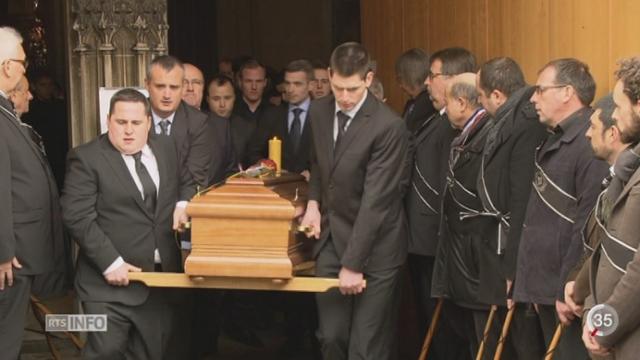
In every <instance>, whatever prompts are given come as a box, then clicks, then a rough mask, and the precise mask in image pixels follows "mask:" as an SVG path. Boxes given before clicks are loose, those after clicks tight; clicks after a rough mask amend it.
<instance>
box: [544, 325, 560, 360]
mask: <svg viewBox="0 0 640 360" xmlns="http://www.w3.org/2000/svg"><path fill="white" fill-rule="evenodd" d="M561 336H562V323H559V324H558V326H557V327H556V331H555V332H554V333H553V338H552V339H551V343H550V344H549V348H548V349H547V353H546V354H545V355H544V360H552V359H553V353H554V352H555V351H556V347H558V343H559V342H560V337H561Z"/></svg>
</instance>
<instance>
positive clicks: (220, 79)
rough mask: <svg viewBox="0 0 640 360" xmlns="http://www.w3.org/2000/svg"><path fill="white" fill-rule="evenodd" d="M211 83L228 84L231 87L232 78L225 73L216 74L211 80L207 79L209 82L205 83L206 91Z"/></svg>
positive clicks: (217, 84)
mask: <svg viewBox="0 0 640 360" xmlns="http://www.w3.org/2000/svg"><path fill="white" fill-rule="evenodd" d="M211 84H216V86H224V85H226V84H229V85H230V86H231V88H233V80H231V78H230V77H228V76H227V75H223V74H217V75H216V76H214V77H213V78H211V80H209V83H208V84H207V91H209V87H210V86H211Z"/></svg>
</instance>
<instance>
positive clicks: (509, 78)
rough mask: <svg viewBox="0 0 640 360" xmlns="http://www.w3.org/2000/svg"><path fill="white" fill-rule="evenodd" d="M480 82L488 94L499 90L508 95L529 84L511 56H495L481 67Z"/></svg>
mask: <svg viewBox="0 0 640 360" xmlns="http://www.w3.org/2000/svg"><path fill="white" fill-rule="evenodd" d="M479 84H480V88H482V91H484V92H485V93H486V94H487V95H488V94H490V93H492V92H493V91H494V90H498V91H500V92H501V93H503V94H504V95H505V96H506V97H509V96H511V94H513V93H514V92H515V91H516V90H518V89H521V88H523V87H524V86H526V85H527V83H526V82H525V80H524V74H523V73H522V69H520V66H519V65H518V63H517V62H515V60H513V59H512V58H510V57H497V58H493V59H491V60H489V61H487V62H486V63H484V64H483V65H482V66H481V67H480V77H479Z"/></svg>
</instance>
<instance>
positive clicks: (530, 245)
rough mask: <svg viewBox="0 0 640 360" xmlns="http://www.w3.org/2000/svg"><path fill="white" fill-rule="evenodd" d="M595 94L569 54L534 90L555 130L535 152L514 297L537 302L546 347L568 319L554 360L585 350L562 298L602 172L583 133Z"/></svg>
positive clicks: (537, 102)
mask: <svg viewBox="0 0 640 360" xmlns="http://www.w3.org/2000/svg"><path fill="white" fill-rule="evenodd" d="M594 94H595V82H594V80H593V77H592V76H591V74H590V72H589V68H588V66H587V65H586V64H584V63H583V62H581V61H579V60H577V59H570V58H566V59H558V60H553V61H551V62H549V63H548V64H546V65H545V66H544V67H543V68H542V70H541V71H540V72H539V74H538V80H537V82H536V87H535V91H534V93H533V96H532V97H531V101H532V102H533V103H534V104H535V107H536V111H537V112H538V116H539V118H540V122H542V123H543V124H544V125H546V127H547V128H548V130H549V131H550V132H551V133H552V134H551V135H549V136H548V137H547V139H546V140H545V141H544V142H543V144H542V145H541V146H540V147H539V148H538V149H537V151H536V156H535V167H536V168H535V172H534V177H533V190H532V191H531V195H530V196H529V202H528V204H527V210H526V215H525V218H524V225H523V228H522V235H521V238H520V244H519V249H518V262H517V266H516V277H515V284H514V295H513V300H514V301H516V302H521V303H533V304H534V307H535V309H536V312H537V315H538V322H539V324H540V327H541V329H542V335H543V340H542V341H544V344H545V345H546V347H547V348H548V346H549V344H550V343H551V339H552V337H553V335H554V332H555V330H556V327H557V325H558V320H560V321H561V322H562V323H563V324H564V325H565V328H564V330H563V334H562V338H561V339H560V343H559V344H558V347H557V348H556V349H555V353H554V359H575V358H580V357H586V351H585V349H584V346H583V344H582V343H581V342H580V325H579V323H578V322H577V321H576V320H575V319H574V315H573V312H572V311H571V309H570V308H569V307H568V306H567V305H566V304H565V303H564V284H565V282H566V281H565V280H566V278H567V275H568V273H569V271H570V270H571V269H572V268H573V267H574V266H575V264H576V262H577V261H578V260H579V258H580V255H581V253H582V239H581V235H580V230H581V229H582V227H583V225H584V223H585V220H586V219H587V217H588V215H589V212H590V211H591V209H592V208H593V205H594V204H595V202H596V197H597V196H598V193H599V190H600V182H601V180H602V179H603V178H604V176H605V175H606V172H607V166H606V163H605V162H603V161H601V160H597V159H595V158H594V157H593V151H592V150H591V146H590V145H589V142H588V141H587V139H586V138H585V137H584V136H583V134H584V133H585V131H586V130H587V127H588V126H589V117H590V116H591V112H592V111H591V108H589V104H590V103H591V101H592V100H593V96H594Z"/></svg>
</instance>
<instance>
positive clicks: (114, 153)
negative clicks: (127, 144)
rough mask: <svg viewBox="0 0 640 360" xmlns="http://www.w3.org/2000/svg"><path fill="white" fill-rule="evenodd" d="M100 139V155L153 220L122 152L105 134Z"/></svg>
mask: <svg viewBox="0 0 640 360" xmlns="http://www.w3.org/2000/svg"><path fill="white" fill-rule="evenodd" d="M100 141H101V146H102V155H103V156H104V158H105V159H106V160H107V163H108V164H109V166H110V167H111V169H113V173H114V174H115V175H116V178H118V181H120V183H121V184H122V187H123V188H124V189H125V191H126V192H127V193H128V194H129V195H130V196H131V197H132V198H133V199H134V200H135V202H136V204H138V206H139V207H140V209H141V210H142V211H143V212H144V213H145V214H146V215H147V216H148V217H149V218H150V219H152V220H153V216H152V214H151V213H150V212H149V210H147V207H146V206H145V204H144V202H143V201H142V195H140V191H139V190H138V187H137V186H136V183H135V182H134V181H133V177H131V173H129V169H128V168H127V165H126V164H125V163H124V159H123V158H122V154H120V152H119V151H118V150H116V148H114V147H113V145H111V143H110V142H109V137H108V135H107V134H105V135H102V138H101V139H100Z"/></svg>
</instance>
